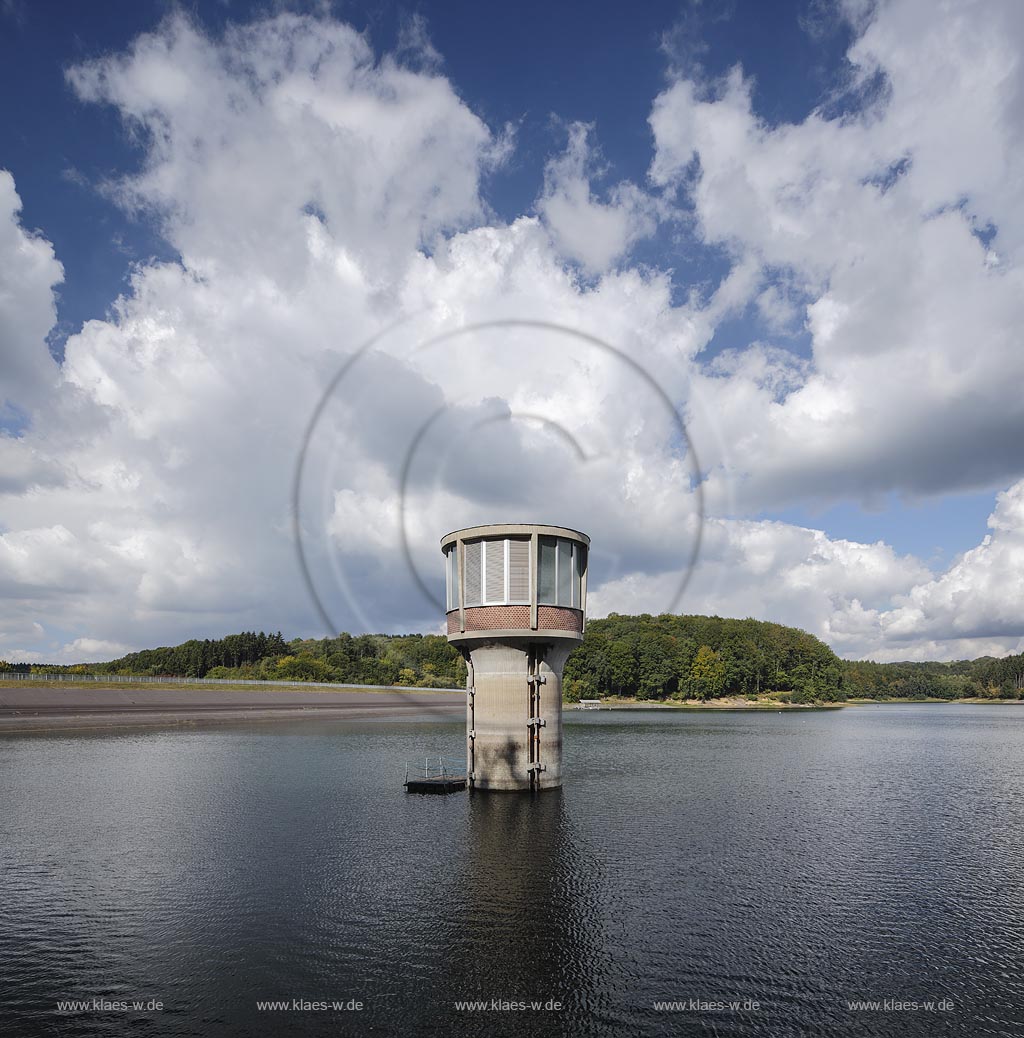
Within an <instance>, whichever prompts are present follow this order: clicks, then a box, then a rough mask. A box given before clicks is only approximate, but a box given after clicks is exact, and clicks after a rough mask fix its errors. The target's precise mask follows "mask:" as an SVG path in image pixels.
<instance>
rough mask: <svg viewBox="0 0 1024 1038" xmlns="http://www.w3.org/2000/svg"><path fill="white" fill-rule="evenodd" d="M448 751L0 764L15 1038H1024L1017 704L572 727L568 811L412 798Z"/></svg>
mask: <svg viewBox="0 0 1024 1038" xmlns="http://www.w3.org/2000/svg"><path fill="white" fill-rule="evenodd" d="M461 745H462V726H461V725H460V724H457V723H449V722H447V721H444V722H438V721H436V720H433V721H431V720H429V719H424V720H423V721H422V722H419V723H407V722H404V721H403V722H401V723H391V724H382V723H353V722H320V721H309V722H302V723H301V724H299V723H296V724H291V723H288V724H282V723H278V724H273V725H250V726H242V725H239V726H235V727H231V728H225V727H217V728H212V727H211V728H206V729H194V728H189V729H165V730H157V731H148V732H143V733H140V732H130V733H129V732H122V733H113V732H112V733H110V734H91V735H88V734H84V733H75V734H67V735H50V736H46V737H27V736H21V737H7V738H3V739H0V870H2V872H0V881H2V893H0V899H2V901H0V1031H2V1033H4V1034H8V1033H10V1034H17V1035H32V1034H48V1035H49V1034H60V1035H107V1034H112V1033H113V1034H120V1033H133V1034H139V1035H253V1034H276V1033H289V1034H343V1035H348V1034H352V1035H356V1034H358V1035H363V1034H371V1035H401V1036H418V1035H434V1034H436V1035H453V1034H460V1035H461V1034H474V1035H488V1034H501V1035H537V1034H542V1035H547V1034H551V1035H558V1034H572V1035H598V1036H619V1035H662V1034H681V1035H689V1034H694V1035H697V1034H709V1035H710V1034H714V1035H741V1034H757V1035H760V1034H764V1035H772V1036H778V1035H807V1034H820V1035H896V1034H899V1035H935V1034H943V1035H960V1034H963V1035H977V1036H982V1035H1019V1034H1024V970H1022V963H1024V707H985V706H960V705H944V706H936V705H907V706H878V707H863V708H847V709H845V710H842V711H820V712H818V711H814V712H803V711H791V712H786V713H707V712H702V713H665V712H654V711H650V712H647V711H645V712H633V713H625V712H597V713H580V712H570V713H569V714H567V726H566V776H567V780H566V783H567V784H566V786H565V788H564V789H563V790H561V791H560V792H552V793H546V794H544V795H543V796H541V797H540V798H537V799H531V798H530V797H529V796H528V795H526V796H515V795H491V796H486V795H482V794H481V795H476V796H473V797H470V796H469V795H467V794H465V793H463V794H456V795H454V796H448V797H426V796H408V795H406V794H405V793H404V792H403V790H402V780H403V778H404V772H403V769H402V764H401V762H403V761H404V760H405V759H407V758H412V757H416V756H422V755H423V754H424V753H426V752H428V751H429V752H431V753H459V752H460V750H461ZM93 999H106V1000H107V1001H108V1002H110V1003H119V1002H124V1003H129V1002H132V1001H134V1000H140V1001H143V1002H147V1003H148V1002H149V1001H150V1000H157V1001H159V1002H161V1003H162V1004H163V1008H162V1009H161V1010H156V1009H153V1010H148V1009H146V1008H143V1009H142V1010H141V1011H138V1012H136V1011H135V1010H132V1009H129V1010H128V1011H125V1010H123V1009H120V1008H111V1009H107V1010H105V1009H102V1008H101V1009H96V1008H93V1006H92V1000H93ZM294 999H304V1000H308V1001H310V1002H320V1001H323V1002H328V1003H330V1002H332V1001H337V1002H339V1003H341V1004H342V1005H343V1006H347V1005H350V1004H351V1003H352V1002H358V1003H361V1005H362V1008H360V1009H357V1008H355V1007H354V1006H353V1007H351V1008H339V1009H333V1008H328V1009H326V1010H314V1009H307V1010H304V1009H292V1008H290V1009H278V1010H260V1009H258V1008H257V1002H258V1001H264V1000H284V1001H287V1002H288V1003H289V1004H292V1000H294ZM65 1000H84V1001H87V1002H89V1003H90V1005H89V1007H88V1008H87V1009H85V1010H83V1009H81V1008H78V1009H75V1010H71V1011H69V1010H67V1009H64V1010H58V1008H57V1005H58V1002H59V1001H65ZM463 1000H483V1001H485V1002H486V1003H487V1008H486V1009H475V1010H466V1009H459V1008H457V1006H456V1004H455V1003H456V1002H457V1001H463ZM492 1000H498V1001H499V1003H500V1002H505V1003H526V1005H527V1008H526V1009H512V1008H491V1003H492ZM691 1000H692V1002H691ZM854 1000H872V1001H879V1002H884V1000H895V1002H896V1003H899V1004H900V1007H899V1008H895V1006H894V1004H893V1003H892V1002H890V1006H889V1008H888V1009H876V1010H865V1009H852V1008H850V1006H849V1003H850V1002H851V1001H854ZM662 1001H675V1002H682V1003H684V1004H683V1006H682V1007H681V1008H676V1009H664V1008H662V1009H659V1008H656V1006H655V1003H657V1002H662ZM533 1002H538V1003H541V1006H540V1007H539V1008H537V1009H534V1008H532V1005H531V1003H533ZM549 1002H552V1003H553V1002H559V1003H561V1008H559V1009H555V1008H544V1003H549ZM732 1002H738V1003H740V1005H739V1006H738V1007H735V1008H734V1007H732V1006H730V1005H729V1003H732ZM915 1002H916V1003H918V1008H916V1009H915V1008H913V1007H912V1006H909V1005H906V1003H915ZM926 1002H931V1003H934V1004H935V1005H934V1006H933V1008H931V1009H927V1008H921V1006H920V1004H922V1003H926ZM709 1003H711V1004H712V1005H709ZM715 1003H724V1004H725V1005H724V1007H721V1008H719V1007H718V1006H716V1005H714V1004H715ZM940 1003H941V1004H942V1005H943V1006H944V1007H945V1008H941V1009H940V1008H938V1006H939V1004H940Z"/></svg>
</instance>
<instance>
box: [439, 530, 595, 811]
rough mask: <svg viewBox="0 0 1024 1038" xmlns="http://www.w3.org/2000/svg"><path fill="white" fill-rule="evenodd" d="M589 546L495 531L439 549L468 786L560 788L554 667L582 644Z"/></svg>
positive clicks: (450, 538) (456, 537)
mask: <svg viewBox="0 0 1024 1038" xmlns="http://www.w3.org/2000/svg"><path fill="white" fill-rule="evenodd" d="M589 546H590V538H589V537H587V536H586V534H582V533H579V532H578V531H577V530H570V529H567V528H565V527H561V526H538V525H532V526H526V525H495V526H474V527H470V528H468V529H465V530H457V531H455V532H454V533H450V534H448V535H447V536H445V537H444V538H442V540H441V550H442V551H443V552H444V554H445V573H446V576H447V586H448V601H447V609H448V640H449V641H450V642H452V644H454V645H455V646H457V647H458V649H459V650H460V651H461V652H462V654H463V656H465V658H466V662H467V665H468V669H469V677H468V681H467V703H466V756H467V764H468V772H469V781H470V786H471V788H473V789H489V790H509V791H515V790H543V789H554V788H557V787H558V786H560V785H561V784H562V668H563V667H564V666H565V661H566V660H567V659H568V658H569V653H570V652H572V650H573V649H574V648H575V647H576V646H577V645H578V644H579V642H580V641H581V640H582V638H583V625H584V616H585V610H586V597H587V554H588V549H589Z"/></svg>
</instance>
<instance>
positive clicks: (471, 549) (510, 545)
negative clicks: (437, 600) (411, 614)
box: [441, 524, 590, 642]
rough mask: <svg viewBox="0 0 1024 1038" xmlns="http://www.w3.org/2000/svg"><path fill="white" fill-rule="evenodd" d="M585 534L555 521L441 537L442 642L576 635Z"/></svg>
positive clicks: (583, 590)
mask: <svg viewBox="0 0 1024 1038" xmlns="http://www.w3.org/2000/svg"><path fill="white" fill-rule="evenodd" d="M589 545H590V538H589V537H587V535H586V534H583V533H580V532H579V531H578V530H570V529H568V528H567V527H563V526H540V525H519V524H508V525H495V526H472V527H469V528H467V529H465V530H456V531H454V532H453V533H449V534H447V535H446V536H445V537H443V538H442V539H441V551H442V552H444V555H445V576H446V585H447V610H448V638H449V641H453V642H458V641H465V640H478V639H480V638H481V637H485V636H486V637H491V638H501V637H531V636H532V637H537V636H538V635H540V636H542V637H544V638H569V639H574V640H579V639H581V638H582V637H583V624H584V615H585V609H586V597H587V549H588V547H589Z"/></svg>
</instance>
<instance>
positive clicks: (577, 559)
mask: <svg viewBox="0 0 1024 1038" xmlns="http://www.w3.org/2000/svg"><path fill="white" fill-rule="evenodd" d="M575 549H576V550H575V551H574V552H573V553H572V554H573V567H572V569H573V575H572V604H573V605H574V606H575V607H576V608H577V609H582V608H583V569H584V567H585V565H586V559H587V549H586V548H584V547H583V545H582V544H577V545H576V546H575Z"/></svg>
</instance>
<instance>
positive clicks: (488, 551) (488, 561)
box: [484, 541, 505, 602]
mask: <svg viewBox="0 0 1024 1038" xmlns="http://www.w3.org/2000/svg"><path fill="white" fill-rule="evenodd" d="M484 565H485V568H486V571H487V585H486V586H487V601H488V602H504V601H505V542H504V541H485V542H484Z"/></svg>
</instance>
